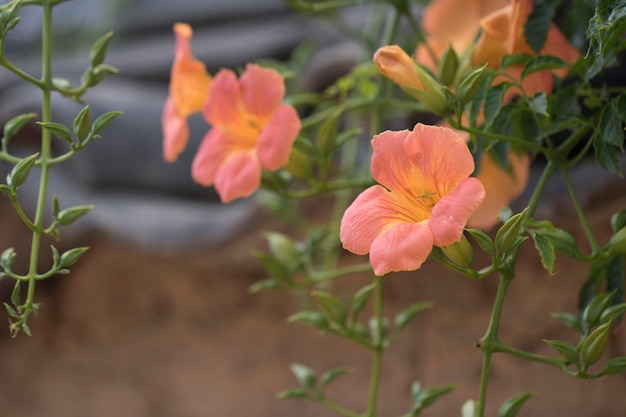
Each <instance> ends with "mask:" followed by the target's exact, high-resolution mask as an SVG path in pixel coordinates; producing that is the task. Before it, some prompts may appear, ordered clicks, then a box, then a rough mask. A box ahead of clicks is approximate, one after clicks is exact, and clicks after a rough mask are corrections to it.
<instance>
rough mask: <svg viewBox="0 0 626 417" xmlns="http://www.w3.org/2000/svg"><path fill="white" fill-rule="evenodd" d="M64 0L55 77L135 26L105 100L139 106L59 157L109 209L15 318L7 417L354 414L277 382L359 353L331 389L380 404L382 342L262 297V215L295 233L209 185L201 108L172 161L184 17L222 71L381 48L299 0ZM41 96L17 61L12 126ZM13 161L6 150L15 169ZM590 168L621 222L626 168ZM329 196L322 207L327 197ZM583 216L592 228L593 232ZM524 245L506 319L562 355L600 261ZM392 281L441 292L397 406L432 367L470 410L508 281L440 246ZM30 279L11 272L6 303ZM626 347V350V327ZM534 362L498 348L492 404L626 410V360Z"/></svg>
mask: <svg viewBox="0 0 626 417" xmlns="http://www.w3.org/2000/svg"><path fill="white" fill-rule="evenodd" d="M55 11H56V13H55V32H56V36H57V38H56V39H55V51H56V52H55V62H54V75H55V77H61V78H66V79H69V80H71V81H74V82H76V81H77V80H78V79H79V78H80V75H81V73H82V71H83V69H84V68H85V66H86V65H87V63H88V58H87V51H88V48H89V46H90V45H91V44H92V43H93V42H94V41H95V40H96V39H97V38H99V37H100V36H101V35H102V34H104V33H106V32H108V31H109V30H111V29H113V30H115V37H114V38H113V40H112V42H111V44H110V48H109V53H108V56H107V59H106V60H105V62H106V63H108V64H111V65H113V66H115V67H117V68H119V70H120V73H119V74H118V75H115V76H112V77H110V78H108V79H107V80H106V81H104V82H103V84H102V85H101V86H99V87H97V88H95V89H93V90H91V91H90V92H89V93H88V94H87V96H86V100H87V101H88V102H89V104H90V105H91V114H92V115H93V116H94V117H95V116H97V115H99V114H102V113H105V112H107V111H111V110H122V111H124V115H123V116H122V117H120V118H119V119H117V120H116V121H115V122H114V123H113V124H111V125H110V127H109V128H108V129H107V131H106V132H105V133H104V138H103V139H101V140H99V141H96V142H94V143H93V144H92V145H90V146H89V147H87V148H86V149H85V150H84V151H82V152H81V153H79V154H78V155H77V156H76V157H75V158H73V159H72V160H71V161H70V162H69V163H67V164H64V165H62V166H59V167H57V169H54V170H53V171H52V178H51V184H50V190H51V191H52V192H55V193H56V194H57V195H58V196H59V199H60V201H61V203H62V204H63V205H64V206H71V205H78V204H90V203H94V204H95V205H96V209H95V210H94V211H93V212H91V213H90V214H89V215H88V216H86V217H85V218H84V219H81V221H79V222H78V223H77V224H76V225H75V226H73V227H72V228H69V229H67V230H64V231H63V236H62V237H63V239H62V241H61V243H60V246H57V247H59V249H60V250H63V249H66V248H70V247H74V246H83V245H89V246H91V250H90V251H89V252H88V254H87V255H86V256H85V257H84V258H83V259H82V260H81V262H79V263H78V264H77V265H76V266H75V267H74V269H73V270H72V274H71V275H69V276H63V277H57V278H54V279H52V280H48V281H44V282H41V283H40V285H39V286H38V296H37V299H38V301H40V302H42V307H41V309H40V314H39V316H37V317H34V318H33V319H32V323H31V329H32V330H33V333H34V336H33V337H27V336H25V335H20V336H19V337H18V338H17V339H15V340H12V339H10V336H9V332H8V329H6V331H4V332H3V331H0V375H1V376H2V378H1V379H0V416H5V415H7V416H8V415H10V416H12V417H34V416H46V417H84V416H89V417H113V416H115V417H144V416H145V417H148V416H149V417H200V416H209V417H213V416H226V417H229V416H247V417H269V416H285V417H286V416H298V417H313V416H316V417H322V416H331V415H334V414H332V413H330V412H329V411H326V410H325V409H323V408H322V407H320V406H318V405H315V404H309V403H307V402H298V401H279V400H276V399H275V398H274V396H275V394H276V393H277V392H278V391H280V390H282V389H286V388H290V387H293V386H295V385H296V382H295V380H294V378H293V377H292V375H291V372H290V371H289V368H288V367H289V364H290V363H293V362H301V363H304V364H306V365H308V366H310V367H312V368H313V369H314V370H316V371H317V372H319V373H322V372H323V371H326V370H329V369H331V368H334V367H337V366H349V367H351V368H353V372H351V374H349V375H347V376H345V377H343V378H342V379H340V380H339V381H337V382H336V390H333V392H334V393H333V394H331V397H334V399H335V400H336V401H337V402H339V403H341V404H344V405H345V406H346V407H349V408H354V409H357V410H359V409H362V408H363V406H364V402H365V395H366V390H367V386H368V380H367V378H368V372H369V369H368V366H369V360H370V358H369V352H367V351H365V350H360V348H358V347H355V346H353V345H350V344H347V343H345V342H342V341H339V340H336V339H333V338H331V337H325V336H323V335H319V334H316V333H315V332H314V331H313V330H311V329H308V328H303V327H299V326H297V325H287V324H286V323H285V321H284V319H285V317H287V316H288V315H289V314H291V313H293V312H294V311H296V309H297V305H296V300H294V299H293V298H292V295H291V294H286V293H275V292H270V293H262V294H256V295H251V294H249V293H248V290H247V288H248V287H249V285H251V284H252V283H253V282H255V281H257V280H259V279H262V278H264V277H265V273H264V272H263V270H262V268H261V266H260V265H259V264H258V262H257V261H256V260H255V259H254V258H253V257H252V256H251V252H252V251H253V250H258V249H261V250H264V248H265V246H264V245H265V243H264V240H263V237H262V231H264V230H268V229H279V230H284V231H289V230H287V229H285V226H284V225H282V224H281V223H280V222H278V221H277V220H275V219H272V218H271V217H270V216H269V215H267V214H266V213H265V212H264V211H263V210H262V209H260V207H259V205H258V204H257V203H256V202H255V200H254V199H247V200H244V201H238V202H236V203H231V204H229V205H226V206H225V205H222V204H219V202H218V200H217V199H216V196H215V194H214V193H213V191H212V190H211V189H207V188H203V187H200V186H197V185H196V184H194V183H193V182H192V181H191V179H190V174H189V167H190V164H191V160H192V158H193V155H194V153H195V150H196V148H197V146H198V143H199V141H200V139H201V138H202V136H203V134H204V133H205V131H206V129H207V126H206V124H205V122H204V121H203V120H202V117H201V116H199V115H198V116H197V117H195V116H194V117H192V118H191V120H190V126H191V137H190V143H189V146H188V148H187V150H186V151H185V153H184V154H183V155H181V157H180V158H179V160H178V161H177V162H176V163H174V164H166V163H164V162H163V160H162V156H161V155H162V151H161V140H162V135H161V124H160V118H161V111H162V106H163V103H164V100H165V98H166V96H167V93H168V91H167V85H168V79H169V71H170V67H171V63H172V58H173V50H174V37H173V34H172V25H173V23H174V22H177V21H183V22H188V23H190V24H192V26H193V28H194V38H193V41H192V45H193V51H194V54H195V56H196V57H197V58H198V59H200V60H202V61H203V62H205V63H206V65H207V67H208V70H209V71H210V72H211V73H215V72H216V71H217V70H218V69H219V68H221V67H228V68H237V67H241V66H243V65H245V63H247V62H251V61H256V60H259V59H268V58H270V59H274V60H278V61H282V60H286V59H288V58H289V57H290V55H291V53H292V52H293V51H294V50H295V49H296V48H297V47H298V45H300V44H301V43H302V42H304V41H306V42H310V43H311V44H312V45H314V47H312V48H311V51H312V55H311V57H310V61H309V65H308V66H307V68H308V71H307V73H305V74H298V78H299V82H301V83H302V84H303V86H304V87H306V88H310V89H313V90H319V89H321V88H323V87H324V86H326V85H328V84H330V83H332V81H333V80H334V79H336V78H337V77H338V76H340V75H341V74H343V73H345V72H346V71H347V70H349V68H350V67H351V66H352V65H353V64H354V63H356V62H358V61H360V60H364V59H369V57H368V56H367V53H368V52H367V51H364V50H363V49H361V48H360V47H359V46H358V45H357V44H355V43H354V42H352V41H351V40H350V38H349V37H348V36H346V35H345V34H344V33H343V32H340V31H338V30H336V29H335V28H334V27H333V26H332V25H330V24H329V23H328V21H325V20H323V19H319V18H316V17H315V16H311V15H303V14H300V13H297V12H295V11H293V10H291V9H290V8H289V7H287V6H286V4H285V2H283V1H281V0H210V1H201V0H179V1H176V2H173V1H170V0H125V1H124V0H109V1H100V0H75V1H71V2H67V3H63V4H61V5H59V6H58V7H57V8H55ZM371 11H372V9H371V7H369V6H365V5H358V6H354V7H351V8H347V9H346V10H345V12H344V13H343V14H342V15H341V16H339V19H340V20H341V21H342V22H344V23H345V25H347V26H348V27H353V28H359V27H360V26H361V25H362V22H363V21H365V20H366V19H368V18H371V16H370V13H371ZM416 13H419V10H416ZM40 19H41V16H40V11H39V8H37V7H25V8H23V9H22V21H21V22H20V24H19V25H18V27H17V28H16V29H15V30H13V31H11V32H10V34H9V36H8V38H7V57H8V58H9V59H10V60H11V62H13V63H14V64H15V65H17V66H18V67H20V68H23V69H25V70H27V71H29V72H31V73H33V74H38V71H39V57H40V55H39V39H40V30H41V23H40V21H41V20H40ZM39 103H40V96H39V94H38V91H37V90H35V89H33V88H30V87H29V86H25V85H24V84H23V83H22V82H21V81H19V80H17V79H16V78H15V77H14V76H12V75H11V74H9V73H8V72H7V71H5V70H0V122H2V123H3V122H4V121H6V120H8V119H10V118H11V117H13V116H15V115H17V114H20V113H26V112H40V110H39V106H40V104H39ZM80 108H81V106H80V105H77V104H75V103H72V102H70V101H67V100H65V99H62V98H59V97H56V98H55V102H54V119H55V121H58V122H61V123H66V124H71V121H72V120H73V118H74V117H75V115H76V114H77V113H78V111H79V110H80ZM38 135H39V134H38V132H37V131H36V129H35V128H34V127H29V128H28V129H26V131H25V132H24V134H23V135H22V136H21V137H20V138H19V141H18V142H17V143H16V145H17V148H16V153H20V152H28V151H29V150H30V149H33V148H34V147H36V146H37V143H38V137H39V136H38ZM7 169H10V167H9V166H7V164H5V163H0V175H5V174H6V172H7ZM34 177H36V175H34ZM574 177H575V178H577V179H578V181H577V184H578V185H579V187H580V190H581V192H583V193H584V196H585V198H584V200H585V202H586V205H587V208H588V209H589V210H590V218H591V222H592V226H593V227H594V230H596V231H598V233H599V234H600V237H602V234H603V233H604V234H605V236H607V237H608V236H609V235H610V225H609V223H608V218H609V217H610V214H612V213H613V212H615V211H617V210H619V209H621V208H623V207H624V205H625V204H626V198H625V197H624V190H625V188H624V184H623V183H622V182H621V181H616V180H615V179H613V180H608V179H607V177H606V176H603V174H600V173H598V172H595V171H594V172H593V173H592V174H590V172H589V171H585V170H584V169H583V170H580V171H579V172H578V173H576V174H574ZM552 187H553V188H552V190H553V193H552V196H553V198H552V199H551V200H550V201H547V202H546V203H545V204H544V205H543V206H542V208H541V210H542V211H541V215H543V216H545V217H548V218H550V219H552V220H553V221H555V223H556V224H557V225H560V226H564V227H567V228H568V229H572V227H569V225H570V223H571V224H575V222H574V221H573V220H574V219H575V216H574V213H573V210H572V209H571V208H570V207H569V206H567V205H566V204H565V203H563V201H565V199H563V198H562V197H563V194H562V193H561V192H560V190H561V187H560V185H559V182H558V179H557V180H555V182H554V183H553V185H552ZM35 193H36V183H35V182H33V183H31V184H26V186H25V187H24V194H23V196H22V198H23V202H24V205H25V207H26V208H29V207H31V208H32V202H34V200H35ZM319 207H322V205H321V204H320V205H319ZM319 207H318V206H316V205H315V203H313V204H312V207H310V208H309V209H310V210H311V211H312V212H315V211H319ZM576 227H577V226H574V228H573V233H574V234H575V235H576V236H582V233H581V231H580V230H577V229H576ZM0 231H1V232H0V249H4V248H7V247H14V248H15V249H16V251H17V253H18V259H17V260H16V262H18V263H19V262H23V263H24V264H25V263H26V260H25V259H24V258H23V257H22V258H20V254H22V255H23V254H26V253H28V251H29V247H30V235H29V233H26V231H25V230H24V228H23V227H22V225H21V223H20V221H19V219H18V218H17V216H16V215H15V213H14V211H13V209H12V208H11V207H10V204H8V202H7V201H5V199H2V200H0ZM55 245H56V243H55ZM530 249H532V248H530ZM522 257H523V259H522V262H520V271H519V276H520V278H519V279H518V280H516V281H515V282H514V284H513V285H514V289H513V290H512V291H511V300H510V303H509V304H508V305H507V311H506V312H505V315H504V320H505V321H506V320H510V321H509V322H510V323H511V325H509V326H505V332H504V334H503V335H502V336H503V338H504V339H506V340H507V341H509V342H510V343H511V344H513V345H516V344H517V346H520V347H521V348H523V349H526V350H530V351H535V352H537V353H543V354H550V352H549V351H550V348H549V347H547V346H545V344H544V343H543V342H542V339H543V338H546V337H550V338H558V337H561V338H563V339H565V340H568V338H571V337H573V336H574V335H572V334H569V333H568V332H567V330H566V329H564V328H562V327H563V326H561V325H560V324H559V323H558V322H557V321H556V320H553V321H552V320H546V319H545V318H546V317H548V315H549V314H550V313H551V312H552V311H555V310H559V311H560V310H568V311H574V309H575V306H576V299H575V294H576V291H577V288H579V286H580V284H581V283H582V282H583V281H584V280H585V278H586V271H584V270H582V271H581V269H580V267H579V266H578V265H576V264H575V263H573V262H571V261H563V262H557V268H556V271H557V274H558V275H557V276H556V277H549V276H548V275H547V273H546V272H545V271H544V270H543V269H542V267H541V263H540V261H539V259H538V258H537V255H536V253H535V252H534V251H532V250H529V249H528V248H527V250H525V251H524V252H523V254H522ZM347 262H350V260H347ZM367 280H368V278H367V277H356V278H353V279H349V280H346V281H345V282H342V284H341V286H343V287H345V290H354V289H355V288H357V286H358V285H362V284H364V283H366V282H367ZM385 285H386V287H385V290H386V295H385V297H386V303H387V305H388V308H389V314H393V313H394V312H395V311H397V310H399V309H401V308H402V307H403V306H406V305H408V304H410V303H413V302H416V301H421V300H433V301H435V304H436V306H437V308H436V309H435V310H434V311H433V312H429V313H425V314H424V316H423V318H420V319H418V320H417V321H416V323H415V324H414V325H412V327H411V329H409V331H408V332H407V335H406V336H405V337H404V338H402V339H401V340H400V341H399V342H398V343H397V345H395V346H394V347H393V348H392V349H390V350H389V353H388V355H387V359H386V363H385V372H384V374H383V376H382V383H383V390H382V396H381V401H380V415H381V416H393V415H399V414H401V413H403V412H405V410H407V409H408V408H409V407H410V396H409V388H410V384H411V382H412V381H415V380H419V381H420V382H421V383H422V384H423V385H424V386H432V385H436V384H444V383H456V384H459V389H458V390H457V391H455V393H454V394H452V395H451V398H450V399H449V400H447V401H442V402H441V404H437V405H436V406H435V407H433V409H432V411H431V412H430V414H428V415H432V416H451V415H460V411H459V410H460V407H461V405H462V404H463V403H464V402H465V400H467V399H469V398H472V397H475V396H476V392H477V389H476V386H477V381H478V378H479V373H480V364H481V355H480V352H479V351H478V350H476V349H474V348H473V345H474V343H475V342H476V341H477V340H478V339H479V338H480V337H481V336H482V334H483V332H484V329H485V326H486V323H487V320H488V315H489V311H490V308H491V301H492V300H493V294H494V291H495V282H489V281H484V282H480V283H477V282H471V281H469V280H467V279H464V278H462V277H459V276H456V275H455V274H452V273H451V272H450V271H447V270H445V269H443V268H441V267H440V266H439V265H437V264H435V263H432V262H430V263H428V264H427V265H426V266H425V267H424V268H423V269H421V270H420V271H419V273H405V274H398V275H396V276H393V277H390V279H389V280H387V281H386V284H385ZM341 286H340V287H339V289H338V290H339V291H341V290H342V287H341ZM11 287H12V285H11V283H9V282H6V281H5V282H1V281H0V290H1V291H2V294H1V295H2V299H3V300H7V299H8V298H9V296H10V291H11ZM562 294H567V295H568V296H567V297H563V296H561V295H562ZM568 297H570V298H568ZM529 300H532V302H529ZM609 350H610V352H609V354H611V355H614V356H615V355H622V356H623V355H624V352H625V351H626V340H625V333H624V331H623V329H620V332H619V333H617V334H615V335H614V336H613V337H612V340H611V345H610V348H609ZM520 365H521V363H520V362H519V361H516V360H514V359H511V358H500V357H497V358H496V360H495V361H494V370H493V372H492V377H493V384H492V391H491V394H490V395H491V396H492V398H493V403H492V408H493V410H491V411H492V412H495V410H496V407H497V406H498V404H499V403H500V402H501V401H503V400H504V399H505V398H508V397H510V396H511V395H513V394H515V393H518V392H520V391H534V392H538V393H540V394H538V395H537V397H536V398H535V399H532V400H531V401H529V403H528V405H527V406H525V411H524V412H525V413H526V414H523V415H528V416H531V415H532V416H553V415H568V416H574V417H575V416H581V417H582V416H586V417H589V416H603V417H604V416H621V415H622V414H623V410H624V409H626V398H624V396H623V395H621V394H620V393H622V392H623V389H624V387H625V386H626V377H625V376H623V375H621V376H614V377H607V378H603V379H602V380H599V381H589V382H585V381H576V380H573V379H571V378H567V377H566V376H565V375H563V374H561V373H560V372H558V371H556V370H552V369H547V368H544V367H541V366H537V365H528V364H524V365H523V368H521V367H520ZM520 415H522V414H520Z"/></svg>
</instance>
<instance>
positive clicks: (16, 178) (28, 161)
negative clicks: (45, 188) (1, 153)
mask: <svg viewBox="0 0 626 417" xmlns="http://www.w3.org/2000/svg"><path fill="white" fill-rule="evenodd" d="M38 157H39V154H38V153H35V154H32V155H30V156H28V157H26V158H24V159H22V160H21V161H20V162H18V163H17V164H15V166H14V167H13V169H12V170H11V173H10V174H9V175H7V185H8V186H9V187H10V188H11V190H12V191H15V190H16V189H17V187H19V186H20V185H22V184H24V182H25V181H26V179H27V178H28V174H30V170H31V169H32V168H33V166H35V162H36V161H37V158H38Z"/></svg>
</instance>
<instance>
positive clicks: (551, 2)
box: [524, 0, 560, 53]
mask: <svg viewBox="0 0 626 417" xmlns="http://www.w3.org/2000/svg"><path fill="white" fill-rule="evenodd" d="M559 2H560V0H542V1H540V2H537V3H535V7H534V8H533V11H532V12H531V13H530V16H528V20H527V21H526V24H525V25H524V37H525V38H526V42H528V45H530V47H531V48H532V50H533V51H535V53H539V52H540V51H541V48H543V44H544V43H545V42H546V38H547V37H548V30H549V29H550V25H551V24H552V19H553V18H554V14H555V13H556V8H557V7H558V5H559Z"/></svg>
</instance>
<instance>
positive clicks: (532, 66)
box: [521, 55, 569, 79]
mask: <svg viewBox="0 0 626 417" xmlns="http://www.w3.org/2000/svg"><path fill="white" fill-rule="evenodd" d="M568 66H569V64H568V63H567V62H565V61H563V60H562V59H561V58H558V57H556V56H551V55H540V56H536V57H533V58H532V59H530V60H528V61H527V62H526V63H525V64H524V68H523V69H522V76H521V77H522V79H524V78H526V77H528V76H529V75H530V74H534V73H535V72H539V71H546V70H557V69H561V68H566V67H568Z"/></svg>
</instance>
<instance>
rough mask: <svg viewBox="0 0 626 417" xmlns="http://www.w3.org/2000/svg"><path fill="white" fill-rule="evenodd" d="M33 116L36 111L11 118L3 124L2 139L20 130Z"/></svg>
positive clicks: (10, 136) (8, 137) (35, 115)
mask: <svg viewBox="0 0 626 417" xmlns="http://www.w3.org/2000/svg"><path fill="white" fill-rule="evenodd" d="M35 117H37V113H26V114H20V115H19V116H15V117H13V118H11V119H10V120H9V121H8V122H6V123H5V124H4V129H3V136H4V139H5V140H8V139H10V138H12V137H13V136H15V135H16V134H17V132H19V131H20V130H22V128H23V127H24V126H25V125H26V124H27V123H28V122H30V121H31V120H32V119H34V118H35Z"/></svg>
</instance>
